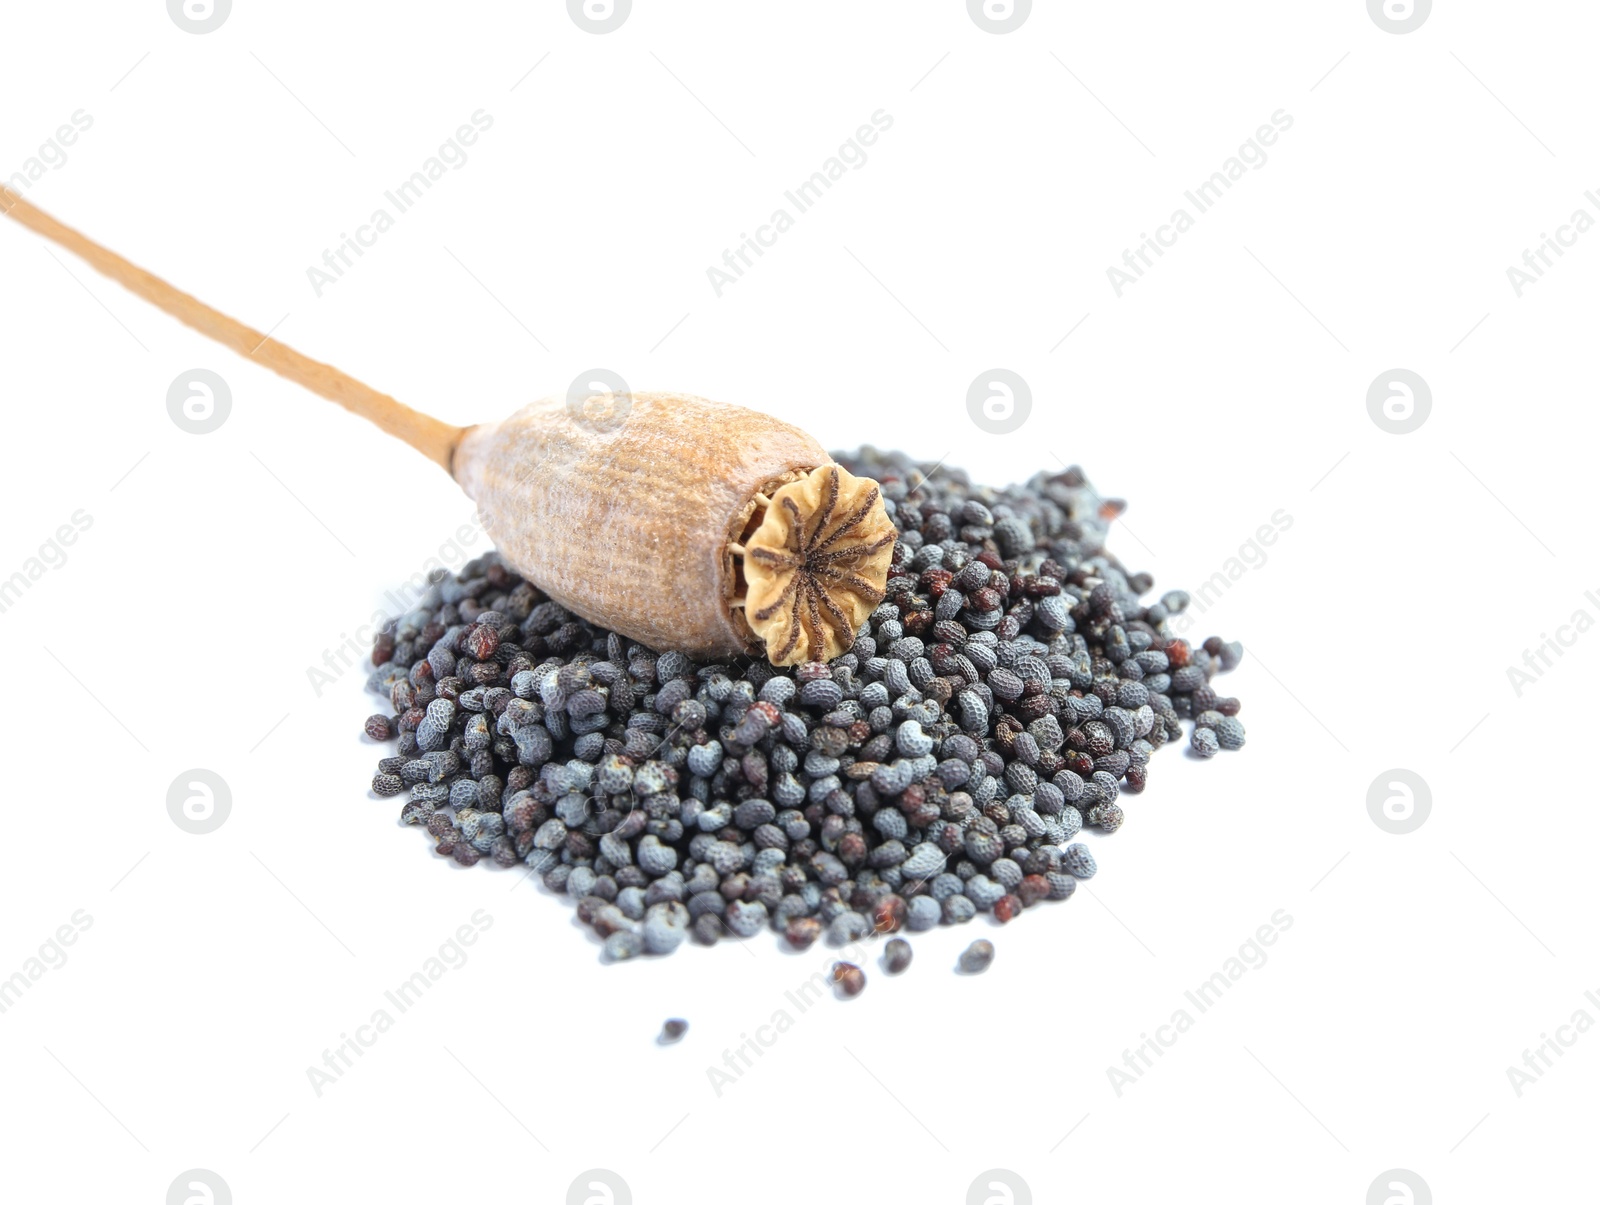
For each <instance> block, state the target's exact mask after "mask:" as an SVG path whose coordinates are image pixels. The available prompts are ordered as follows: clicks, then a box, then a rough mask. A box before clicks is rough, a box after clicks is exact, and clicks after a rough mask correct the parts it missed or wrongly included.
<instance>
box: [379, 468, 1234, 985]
mask: <svg viewBox="0 0 1600 1205" xmlns="http://www.w3.org/2000/svg"><path fill="white" fill-rule="evenodd" d="M837 459H838V461H839V463H840V464H841V465H843V466H844V467H845V468H846V469H848V470H849V471H850V472H852V473H855V474H858V475H861V476H867V477H871V478H873V479H874V480H876V481H878V482H879V483H880V485H881V487H882V491H883V498H884V504H885V507H886V508H887V511H888V514H889V516H890V518H891V519H892V520H893V521H894V524H895V527H896V528H897V529H898V531H899V533H900V534H899V539H898V541H897V543H896V545H895V549H894V559H893V561H892V563H891V567H890V570H889V579H888V583H887V587H886V593H885V597H884V600H883V602H882V603H881V605H879V606H878V608H877V609H876V610H875V611H873V613H872V615H871V616H870V617H869V619H868V621H867V623H866V624H864V625H863V627H862V629H861V631H860V632H859V633H858V634H857V638H856V641H855V644H854V645H853V647H852V648H851V649H850V650H849V651H848V652H846V653H844V654H843V655H842V656H840V657H837V658H835V659H834V660H833V661H831V662H829V663H827V664H822V663H816V662H812V663H806V664H801V665H798V666H794V667H792V668H787V669H779V668H774V667H773V666H771V665H769V664H767V663H766V661H765V660H763V659H761V658H760V657H752V658H743V659H739V660H737V661H732V662H718V663H710V664H708V663H697V662H695V661H693V660H691V659H690V658H689V657H687V656H685V655H683V654H682V653H677V652H664V653H661V652H656V651H654V650H652V649H649V648H646V647H644V646H642V645H640V644H636V643H634V642H632V641H629V640H626V639H624V638H623V637H621V636H618V635H616V634H615V633H612V632H607V631H605V630H603V629H600V628H597V627H595V626H593V625H591V624H589V623H587V622H585V621H584V620H582V619H579V618H578V617H577V616H575V615H573V614H571V613H570V612H568V611H566V610H565V609H564V608H562V607H561V606H559V605H558V604H557V603H555V602H553V601H551V600H549V599H547V598H546V597H545V596H544V595H543V594H542V593H541V592H540V591H539V590H538V588H537V587H535V586H534V585H532V584H531V583H529V582H526V581H524V580H523V579H522V578H520V577H519V576H518V575H517V574H516V573H514V572H513V571H511V570H510V569H509V568H507V567H506V566H505V565H504V564H503V563H502V562H501V561H500V559H499V557H498V556H497V555H495V554H490V555H488V556H485V557H481V558H479V559H477V560H475V561H473V562H471V563H469V564H467V565H465V566H463V567H462V569H461V570H460V572H459V573H458V574H457V575H456V576H455V577H453V578H452V577H449V576H448V575H443V574H441V575H440V580H437V581H435V582H434V583H433V584H432V585H431V586H430V587H429V588H428V590H427V592H426V594H425V596H424V597H423V598H422V599H421V601H420V603H419V605H418V606H417V608H416V609H415V610H413V611H411V612H409V613H407V614H405V615H401V616H398V617H396V618H394V619H392V620H390V621H389V622H388V623H387V624H386V625H385V626H384V628H383V629H382V631H381V632H380V634H379V635H378V636H377V638H376V640H375V642H374V646H373V652H372V660H373V664H374V665H375V666H376V672H375V673H374V674H373V675H372V677H371V679H370V681H369V686H370V688H371V689H372V690H373V691H375V692H377V693H378V694H381V695H384V696H386V697H387V698H388V700H389V702H390V703H391V704H392V706H393V711H394V714H393V715H390V714H386V713H385V714H379V715H375V716H373V717H372V718H371V719H370V720H368V721H367V732H368V734H369V735H370V736H371V737H373V738H374V739H376V740H388V739H391V738H396V737H397V738H398V741H399V752H398V754H397V755H396V756H393V757H386V758H384V759H383V760H382V761H381V762H379V765H378V772H377V775H376V776H375V777H374V778H373V780H372V789H373V790H374V791H375V792H376V793H377V794H379V795H383V796H392V795H397V794H400V793H401V792H403V791H405V792H409V795H408V798H407V800H406V802H405V804H404V807H403V808H402V810H401V814H400V818H401V820H402V821H404V822H405V823H406V824H414V825H420V826H424V827H426V829H427V830H428V832H429V833H430V834H431V835H432V837H433V838H434V840H435V841H436V842H437V844H436V845H435V847H434V848H435V851H436V852H437V853H438V854H440V855H443V856H446V857H451V858H454V859H455V860H456V861H457V862H460V863H461V864H463V865H467V866H470V865H473V864H475V863H477V862H478V861H479V860H480V859H483V858H488V859H491V860H492V861H493V862H494V863H496V864H498V865H500V866H503V867H517V866H523V867H526V868H527V869H528V870H529V871H531V872H533V873H535V874H537V875H539V876H540V877H541V878H542V880H543V882H544V884H545V886H547V887H548V888H549V889H550V890H551V891H554V892H557V893H564V894H566V895H569V896H571V897H572V898H573V900H574V901H575V902H576V904H577V909H578V915H579V917H580V918H581V919H582V920H583V921H584V922H586V923H587V924H589V925H590V926H592V927H593V929H594V931H595V933H596V934H597V935H598V936H599V937H600V938H601V939H603V942H604V952H605V954H606V955H607V956H608V957H610V958H612V959H624V958H630V957H632V956H634V955H637V954H640V953H649V954H665V953H669V952H670V951H672V950H674V949H676V948H677V947H678V946H679V945H680V944H681V943H682V942H683V941H684V940H685V939H686V938H687V937H690V936H693V937H694V938H695V939H697V940H698V941H700V942H703V943H705V944H708V945H709V944H712V943H715V942H716V941H718V940H719V939H720V938H722V937H725V936H735V937H751V936H753V935H755V934H756V933H758V932H759V931H760V930H762V929H763V928H767V927H771V928H773V929H775V930H777V931H778V932H780V933H781V934H783V936H784V938H786V939H787V940H788V941H789V942H790V943H791V944H792V945H794V946H796V947H798V948H805V947H807V946H809V945H811V943H812V942H814V941H815V940H817V938H818V937H823V936H825V937H826V939H827V940H828V941H829V942H830V943H833V944H837V945H842V944H846V943H849V942H852V941H855V940H857V939H859V938H862V937H865V936H867V935H868V934H871V933H875V932H877V933H884V932H891V931H895V930H900V929H905V930H911V931H918V930H926V929H930V928H932V927H934V926H935V925H939V924H962V923H965V922H966V921H969V920H971V919H973V917H974V916H976V915H977V914H978V913H980V912H981V913H988V914H990V915H991V916H992V917H994V919H995V920H997V921H1000V922H1006V921H1010V920H1012V919H1013V918H1014V917H1016V916H1017V915H1018V914H1019V913H1021V912H1022V911H1023V910H1024V909H1027V908H1030V907H1032V906H1033V905H1035V904H1038V903H1040V902H1041V901H1044V900H1064V899H1067V898H1068V897H1070V896H1071V895H1072V893H1073V890H1074V889H1075V887H1076V885H1077V881H1078V880H1079V879H1087V878H1089V877H1091V876H1092V875H1093V874H1094V873H1095V860H1094V858H1093V856H1092V855H1091V854H1090V852H1089V850H1088V848H1087V847H1086V846H1084V845H1082V844H1077V843H1074V842H1073V838H1074V837H1076V836H1077V835H1078V833H1079V832H1080V830H1082V828H1083V827H1084V826H1085V825H1090V826H1093V827H1095V828H1097V829H1099V830H1101V831H1103V832H1106V833H1110V832H1115V831H1116V830H1117V829H1118V828H1120V827H1121V826H1122V824H1123V821H1124V802H1125V801H1126V798H1127V796H1128V794H1129V793H1137V792H1140V791H1142V790H1143V789H1144V788H1145V785H1146V783H1147V782H1148V780H1149V774H1150V765H1149V763H1150V758H1151V754H1153V753H1154V752H1155V751H1156V750H1157V749H1158V748H1160V747H1161V746H1162V745H1165V744H1170V743H1172V742H1175V741H1179V740H1181V739H1182V737H1183V734H1184V729H1183V725H1182V721H1184V720H1186V719H1187V720H1191V721H1192V722H1193V725H1194V727H1193V732H1192V735H1191V738H1190V747H1191V749H1192V751H1193V754H1195V755H1197V756H1200V757H1210V756H1212V755H1213V754H1215V753H1216V752H1217V751H1218V750H1219V749H1237V748H1239V747H1240V746H1241V745H1243V743H1244V728H1243V726H1242V725H1241V724H1240V722H1239V720H1238V719H1237V714H1238V711H1239V702H1238V700H1237V699H1233V698H1225V697H1222V696H1220V695H1219V694H1218V693H1217V691H1216V690H1215V689H1214V688H1213V687H1212V684H1211V681H1212V677H1213V675H1215V674H1216V673H1217V672H1219V671H1225V670H1230V669H1232V668H1233V667H1234V666H1235V665H1237V664H1238V662H1239V659H1240V657H1241V655H1242V649H1241V648H1240V646H1239V645H1238V644H1237V643H1229V642H1224V641H1223V640H1221V639H1219V638H1217V637H1212V638H1211V639H1208V640H1206V641H1205V642H1204V644H1203V645H1200V646H1198V647H1196V646H1191V645H1190V644H1189V643H1188V642H1187V641H1185V640H1183V639H1180V638H1178V637H1177V636H1175V635H1174V634H1172V632H1171V631H1170V629H1169V620H1170V618H1171V617H1172V616H1174V615H1176V614H1178V613H1180V612H1182V611H1183V610H1184V609H1185V608H1186V607H1187V605H1188V602H1189V598H1188V596H1187V595H1186V594H1184V593H1183V592H1181V591H1174V592H1171V593H1168V594H1166V595H1164V596H1162V598H1161V599H1160V601H1158V602H1151V603H1149V604H1145V603H1142V602H1141V601H1140V598H1141V596H1142V595H1144V594H1146V593H1148V592H1149V591H1150V589H1151V579H1150V576H1149V575H1148V574H1145V573H1130V572H1128V571H1127V570H1126V569H1124V568H1123V566H1122V565H1121V563H1120V562H1119V561H1118V560H1117V559H1116V558H1115V557H1114V556H1113V555H1112V554H1111V553H1109V552H1107V551H1106V548H1105V539H1106V534H1107V531H1108V530H1109V528H1110V525H1111V521H1112V520H1113V519H1114V518H1115V517H1116V516H1117V515H1118V514H1119V513H1121V510H1122V508H1123V504H1122V503H1120V502H1118V501H1115V500H1107V499H1103V498H1101V497H1100V496H1099V495H1098V494H1097V493H1096V492H1095V491H1094V489H1093V488H1092V487H1091V486H1090V484H1089V483H1088V481H1087V480H1086V479H1085V478H1084V476H1083V473H1082V472H1081V471H1080V470H1078V469H1077V468H1070V469H1067V470H1066V471H1064V472H1060V473H1048V474H1045V473H1041V474H1039V475H1037V476H1035V477H1034V478H1033V479H1032V480H1031V481H1029V482H1027V483H1026V484H1025V485H1020V486H1010V487H1007V488H1004V489H993V488H988V487H983V486H975V485H972V484H971V483H970V482H969V481H968V480H967V478H966V476H965V475H964V474H963V473H961V472H959V471H957V470H952V469H949V468H944V469H941V470H939V471H938V472H936V473H935V474H934V475H933V476H932V477H925V476H924V474H923V471H922V469H921V468H919V467H918V466H917V465H916V464H915V463H914V462H912V461H911V460H909V459H907V458H906V457H904V456H902V455H900V454H897V453H881V452H878V451H875V450H873V449H863V450H862V451H860V452H858V453H855V454H853V455H842V456H839V457H838V458H837Z"/></svg>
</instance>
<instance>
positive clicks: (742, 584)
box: [0, 186, 895, 665]
mask: <svg viewBox="0 0 1600 1205" xmlns="http://www.w3.org/2000/svg"><path fill="white" fill-rule="evenodd" d="M0 213H4V215H5V216H7V217H9V218H11V219H13V220H14V221H16V222H19V223H20V224H22V225H23V226H26V227H27V228H28V229H30V230H32V231H34V232H35V233H36V234H39V235H41V236H43V237H44V238H47V239H49V240H50V241H52V242H54V243H57V244H58V245H60V246H62V247H64V248H66V249H67V250H68V251H71V252H72V253H73V254H74V255H77V256H79V257H80V258H81V259H83V260H84V262H85V263H87V264H88V265H89V266H90V267H92V268H94V269H95V270H96V271H97V272H100V273H102V274H103V275H105V276H108V277H110V278H111V279H112V280H115V281H116V282H117V283H119V284H121V285H122V286H124V287H125V288H127V289H128V290H129V291H130V292H132V293H134V294H136V295H137V296H139V297H142V298H143V299H144V300H146V301H148V302H150V303H151V304H152V305H154V306H156V307H158V308H159V309H161V310H164V311H165V312H166V313H168V314H170V315H171V316H173V317H174V318H176V319H178V320H179V321H180V322H183V323H184V324H185V325H187V326H190V327H192V328H194V329H195V330H197V331H199V332H200V333H201V334H203V335H205V336H207V337H208V338H211V339H214V340H215V341H217V342H218V343H221V344H222V345H223V346H225V347H229V348H232V349H233V350H234V351H236V352H238V353H239V354H240V355H241V356H243V357H245V358H246V359H248V360H251V361H253V362H254V363H257V364H260V365H261V366H263V367H265V368H269V369H271V370H272V371H273V372H276V373H278V374H279V375H280V376H283V377H286V378H287V379H289V380H291V381H294V382H296V383H297V384H300V385H303V386H304V387H305V388H307V389H309V390H311V391H312V392H313V393H316V394H318V395H319V396H321V397H324V398H327V399H328V400H329V401H332V402H336V403H337V404H339V405H340V406H343V407H344V408H345V409H346V410H349V411H351V412H352V413H354V414H358V415H360V416H361V417H363V418H365V419H367V420H368V421H370V422H372V423H373V424H375V425H376V426H377V427H379V428H380V429H382V430H383V431H385V432H387V433H388V434H390V435H393V436H395V437H396V438H398V439H401V440H404V441H405V442H406V443H408V444H410V445H411V446H412V447H414V448H416V449H417V451H419V452H421V453H422V454H423V455H424V456H426V457H428V459H430V460H432V461H433V462H434V463H435V464H437V465H439V466H441V467H442V468H444V469H446V470H447V471H448V472H450V473H451V474H452V476H454V477H455V479H456V480H457V481H458V482H459V483H460V485H461V487H462V488H463V489H464V490H465V491H466V492H467V494H468V496H469V497H471V498H472V500H473V501H474V502H475V503H477V505H478V509H479V513H480V515H481V516H482V518H483V522H484V526H485V529H486V530H487V531H488V532H489V535H490V536H491V538H493V539H494V541H495V543H496V544H497V546H498V547H499V549H500V553H501V555H502V556H503V557H504V558H505V560H506V562H507V563H508V564H509V565H510V566H511V567H512V568H513V569H515V570H516V571H517V572H519V573H521V574H522V575H523V576H525V577H526V578H528V579H529V580H530V581H532V582H533V583H534V584H535V585H537V586H538V587H539V588H540V589H541V590H543V591H544V592H545V593H546V594H548V595H549V596H550V597H551V598H553V599H554V600H555V601H556V602H558V603H560V604H561V605H562V606H564V607H566V608H567V609H568V610H569V611H571V612H573V613H574V614H575V615H578V616H581V617H582V618H584V619H587V620H589V621H590V622H591V623H595V624H598V625H600V626H602V627H605V628H609V629H611V630H612V631H614V632H618V633H620V634H621V635H623V636H627V637H629V638H631V639H634V640H638V641H641V642H643V643H645V644H648V645H650V646H651V647H652V648H656V649H677V650H680V651H682V652H686V653H689V654H691V655H693V656H696V657H720V656H730V655H738V654H741V653H747V652H756V651H764V652H765V653H766V655H767V656H768V658H769V659H770V660H771V661H772V662H773V663H774V664H777V665H793V664H796V663H798V662H800V661H808V660H827V659H830V658H832V657H836V656H838V655H839V654H840V653H842V652H844V651H845V650H847V649H848V648H849V647H850V646H851V645H852V644H853V643H854V640H855V634H856V632H857V630H858V629H859V628H860V626H861V624H862V623H863V622H865V620H866V618H867V616H869V615H870V614H871V613H872V610H873V609H874V608H875V607H876V606H877V605H878V604H879V603H880V602H881V601H882V599H883V596H884V594H883V591H884V585H885V582H886V581H887V578H888V571H889V561H890V557H891V555H892V554H893V550H894V540H895V529H894V525H893V523H892V522H891V521H890V519H889V517H888V515H887V513H886V512H885V510H884V504H883V498H882V495H881V492H880V491H879V489H878V486H877V484H876V483H875V482H873V481H871V480H868V479H866V478H858V477H854V476H852V475H851V474H850V473H848V472H846V471H845V470H844V469H842V468H840V467H839V466H838V465H836V464H834V463H833V462H832V460H831V459H829V457H828V454H827V453H826V452H825V451H824V450H823V448H822V446H821V445H820V444H818V443H817V441H816V440H814V439H812V438H811V436H809V435H807V434H806V433H805V432H804V431H801V430H800V429H799V428H798V427H794V426H791V425H789V424H788V423H784V422H781V421H779V420H778V419H775V418H772V417H771V416H769V415H766V414H762V413H760V412H758V411H754V410H747V409H744V408H743V407H740V406H730V405H724V404H720V403H716V402H710V401H707V400H706V399H704V398H698V397H692V396H689V395H687V394H676V393H632V394H626V393H625V394H610V395H603V396H602V397H600V398H591V399H589V401H588V402H587V403H586V404H584V405H583V406H573V405H569V404H568V403H566V402H564V401H554V400H545V401H539V402H534V403H533V404H532V405H529V406H526V407H524V408H523V409H522V410H519V411H517V412H516V413H515V414H513V415H511V416H510V417H509V418H506V419H504V420H502V421H501V422H498V423H484V424H480V425H478V426H474V427H458V426H455V425H453V424H451V423H446V422H443V421H442V420H440V419H437V418H434V417H433V416H431V415H428V414H424V413H423V412H421V411H418V410H413V409H412V408H411V407H409V406H407V405H405V404H404V403H402V402H399V401H397V400H396V399H395V398H393V397H391V396H389V395H388V394H386V393H381V392H379V391H378V390H376V389H373V388H372V387H370V386H368V385H365V384H363V383H362V382H360V381H358V380H356V379H355V378H354V377H351V376H349V375H348V374H346V373H344V372H341V371H340V370H339V369H337V368H334V367H333V366H331V365H328V364H324V363H321V362H320V361H317V360H313V359H311V358H310V357H308V356H304V355H301V354H300V353H299V352H297V351H295V350H294V349H293V348H291V347H289V346H287V345H285V344H283V343H280V342H278V341H277V340H276V339H273V338H272V337H271V336H270V334H263V333H262V332H260V331H257V330H255V329H254V328H252V327H249V326H246V325H245V324H244V323H242V322H239V321H237V320H235V319H233V318H230V317H228V316H227V315H226V314H223V313H221V312H219V311H217V310H215V309H212V308H211V307H210V306H208V305H206V304H205V303H204V302H201V301H199V300H198V299H196V298H194V297H192V296H190V295H189V294H188V293H185V292H183V291H182V290H180V289H177V288H174V287H173V286H172V285H170V284H168V283H167V282H166V281H164V280H162V279H161V278H160V277H158V276H155V275H153V274H151V273H149V272H147V271H145V270H144V269H142V268H139V267H137V266H135V265H134V264H132V263H130V262H129V261H127V260H126V259H124V258H122V257H121V256H120V255H117V254H116V253H115V252H113V251H110V250H108V249H106V248H105V247H102V246H101V245H100V244H98V243H96V242H94V241H93V240H92V239H89V238H87V237H86V236H84V235H83V234H80V233H79V232H78V231H76V230H74V229H72V228H71V227H69V226H66V225H63V224H62V223H60V222H58V221H56V220H55V219H54V218H52V217H50V215H48V214H46V213H44V212H43V211H42V210H40V209H38V208H37V207H35V206H34V205H32V204H30V203H29V202H27V201H25V200H23V199H22V198H21V197H20V196H18V195H17V194H16V193H14V192H12V191H10V190H9V189H7V188H5V187H4V186H0ZM597 402H599V403H601V405H600V406H599V407H598V409H600V410H602V411H604V413H603V414H600V415H597V414H596V413H595V411H596V409H597V407H596V405H595V404H596V403H597Z"/></svg>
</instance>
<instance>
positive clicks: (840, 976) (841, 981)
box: [833, 962, 867, 997]
mask: <svg viewBox="0 0 1600 1205" xmlns="http://www.w3.org/2000/svg"><path fill="white" fill-rule="evenodd" d="M833 981H834V983H835V984H837V985H838V988H839V991H840V993H841V994H842V995H844V996H846V997H849V996H859V995H860V994H861V989H862V988H864V987H866V986H867V976H866V972H865V971H863V970H862V969H861V968H860V967H858V966H857V965H856V964H855V963H853V962H836V963H834V964H833Z"/></svg>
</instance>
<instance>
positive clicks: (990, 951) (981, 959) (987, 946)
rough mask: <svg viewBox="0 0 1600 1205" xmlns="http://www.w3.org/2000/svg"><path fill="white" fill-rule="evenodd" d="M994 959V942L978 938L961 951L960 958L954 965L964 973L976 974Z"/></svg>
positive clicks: (986, 968)
mask: <svg viewBox="0 0 1600 1205" xmlns="http://www.w3.org/2000/svg"><path fill="white" fill-rule="evenodd" d="M993 961H994V943H993V942H988V941H984V940H983V939H982V938H979V939H978V940H977V941H975V942H973V943H972V944H971V945H970V946H968V947H967V948H966V949H965V950H962V951H961V958H960V959H959V960H958V962H957V963H956V965H957V966H958V967H960V968H961V972H962V974H964V975H976V974H979V973H980V972H982V971H987V970H988V969H989V964H990V963H991V962H993Z"/></svg>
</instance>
